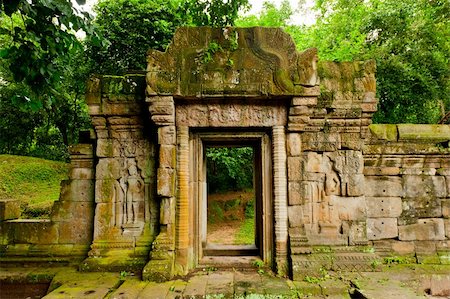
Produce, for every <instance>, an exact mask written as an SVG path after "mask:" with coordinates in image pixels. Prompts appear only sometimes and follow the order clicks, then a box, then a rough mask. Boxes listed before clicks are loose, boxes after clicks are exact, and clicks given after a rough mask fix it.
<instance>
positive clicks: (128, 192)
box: [81, 74, 159, 270]
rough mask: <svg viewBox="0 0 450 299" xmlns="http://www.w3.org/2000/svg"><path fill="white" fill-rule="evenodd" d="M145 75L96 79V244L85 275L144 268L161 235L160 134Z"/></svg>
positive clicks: (90, 99) (92, 94) (92, 92)
mask: <svg viewBox="0 0 450 299" xmlns="http://www.w3.org/2000/svg"><path fill="white" fill-rule="evenodd" d="M144 78H145V76H144V75H139V74H134V75H127V76H123V77H113V76H103V77H101V78H98V77H93V78H91V79H90V80H89V82H88V93H87V95H86V100H87V103H88V105H89V114H90V115H91V118H92V123H93V126H94V131H95V135H96V152H95V157H96V165H95V204H96V205H95V217H94V232H93V242H92V245H91V251H90V252H89V257H88V259H86V260H85V261H84V262H83V264H82V266H81V267H82V269H83V270H116V269H117V270H124V269H125V270H136V269H141V268H142V267H143V266H144V265H145V263H146V261H147V259H148V254H149V252H150V246H151V244H152V241H153V239H154V237H155V234H156V232H157V231H158V230H159V227H158V225H157V224H158V223H159V211H158V209H159V205H158V203H157V202H156V201H155V196H154V195H155V194H154V193H155V164H156V162H155V148H154V140H155V135H154V129H152V128H151V127H150V125H149V124H148V116H147V110H146V109H145V106H144V90H145V85H144V84H145V83H144V80H145V79H144Z"/></svg>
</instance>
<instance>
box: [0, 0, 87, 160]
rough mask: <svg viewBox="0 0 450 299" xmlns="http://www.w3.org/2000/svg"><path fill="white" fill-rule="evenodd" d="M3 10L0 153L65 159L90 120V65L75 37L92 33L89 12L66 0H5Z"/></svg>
mask: <svg viewBox="0 0 450 299" xmlns="http://www.w3.org/2000/svg"><path fill="white" fill-rule="evenodd" d="M1 9H2V12H1V14H0V57H1V58H2V59H1V60H0V78H1V84H0V108H1V114H2V115H1V116H2V120H1V121H0V136H1V137H0V152H2V153H9V154H23V155H34V156H38V157H44V158H50V159H66V158H67V157H68V153H67V146H68V145H69V144H71V143H76V142H77V138H78V132H79V130H81V129H85V128H86V127H88V124H89V122H88V117H87V111H86V109H85V104H84V102H83V95H84V88H85V85H84V83H85V81H86V78H87V74H88V73H87V71H88V69H87V68H86V64H85V63H82V60H83V59H84V49H83V46H82V44H81V42H80V41H79V40H78V39H77V38H76V36H75V30H77V29H85V30H88V32H89V30H90V27H89V26H88V23H87V21H88V20H87V18H86V15H83V14H81V12H77V11H75V10H74V9H73V7H72V4H71V3H70V2H69V1H65V0H59V1H44V0H39V1H21V0H16V1H7V2H5V1H2V2H1ZM79 14H81V16H80V15H79ZM91 36H93V37H94V36H96V35H92V34H91Z"/></svg>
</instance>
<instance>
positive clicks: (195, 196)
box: [0, 27, 450, 281]
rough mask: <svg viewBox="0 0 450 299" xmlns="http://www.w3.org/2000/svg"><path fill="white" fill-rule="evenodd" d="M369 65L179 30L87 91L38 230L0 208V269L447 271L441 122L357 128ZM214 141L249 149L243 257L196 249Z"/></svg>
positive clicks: (445, 135) (372, 94)
mask: <svg viewBox="0 0 450 299" xmlns="http://www.w3.org/2000/svg"><path fill="white" fill-rule="evenodd" d="M211 45H215V47H212V46H211ZM217 45H219V46H220V47H219V48H218V47H217ZM213 48H214V49H219V50H214V51H213V50H211V49H213ZM375 71H376V70H375V63H374V62H373V61H366V62H346V63H335V62H319V61H318V56H317V51H316V50H315V49H309V50H306V51H304V52H297V50H296V48H295V45H294V43H293V41H292V39H291V37H290V36H289V35H287V34H286V33H285V32H283V31H282V30H281V29H276V28H258V27H255V28H227V29H224V30H223V29H212V28H207V27H200V28H180V29H179V30H177V32H176V34H175V37H174V39H173V42H172V44H171V45H170V47H169V48H168V49H167V51H166V52H165V53H161V52H158V51H150V52H149V54H148V68H147V71H146V72H145V73H135V74H130V75H125V76H99V77H93V78H92V79H91V80H90V81H89V90H88V93H87V95H86V99H87V102H88V105H89V113H90V115H91V118H92V124H93V128H94V130H93V132H92V133H91V136H90V138H86V140H85V141H86V142H85V143H83V144H78V145H75V146H73V147H72V148H71V161H72V162H71V165H72V168H71V172H70V179H69V180H68V181H65V182H63V184H62V189H61V196H60V199H59V201H57V202H56V203H55V205H54V207H53V211H52V214H51V218H50V219H49V220H21V219H14V218H18V216H17V215H16V214H15V213H9V212H8V211H9V209H10V208H8V207H9V206H8V205H7V204H6V203H3V204H2V205H1V207H2V208H1V209H0V211H1V215H0V217H1V218H0V220H1V221H2V222H1V249H0V250H1V251H0V254H1V260H2V262H5V263H7V262H15V263H18V262H53V263H57V262H60V263H67V262H70V263H79V265H80V269H81V270H83V271H100V270H114V271H122V270H127V271H130V270H133V271H142V277H143V279H147V280H155V281H162V280H167V279H170V278H171V277H173V276H175V275H186V274H188V273H189V272H190V271H193V270H194V269H196V268H198V267H205V266H211V265H212V266H217V265H222V266H223V265H227V264H229V265H233V266H236V267H239V265H240V264H245V263H250V262H251V260H252V258H258V259H261V260H262V261H263V262H264V263H265V265H267V266H268V267H270V268H272V270H273V271H275V272H277V273H279V274H281V275H286V276H291V277H293V278H294V279H302V278H303V276H304V275H306V274H308V273H314V272H317V271H318V270H319V269H320V268H325V269H333V270H350V271H354V270H356V271H359V270H373V269H374V268H375V267H376V265H377V261H380V259H382V258H383V257H392V256H402V257H404V258H407V259H409V260H410V261H411V262H419V263H438V264H439V263H441V264H449V263H450V248H449V246H450V240H449V239H450V219H449V218H450V151H449V141H450V126H448V125H409V124H392V125H373V124H371V118H372V115H373V113H374V112H376V109H377V99H376V90H375V87H376V86H375V85H376V80H375ZM214 145H242V146H250V147H252V148H253V150H254V151H255V157H256V158H255V162H254V164H255V165H254V169H255V172H256V174H255V194H256V203H255V204H256V210H255V211H256V215H255V219H256V223H257V225H256V230H255V236H256V237H255V248H256V251H255V250H253V251H249V252H246V251H245V250H243V251H242V252H241V256H227V251H226V250H224V249H223V250H221V251H218V252H216V254H214V255H212V256H209V255H208V253H207V252H206V251H205V246H206V245H205V243H206V242H205V227H206V211H205V207H206V201H207V195H206V191H205V190H206V186H207V180H206V175H205V147H207V146H214ZM242 266H245V265H242Z"/></svg>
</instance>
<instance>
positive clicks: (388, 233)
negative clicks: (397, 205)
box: [367, 218, 398, 240]
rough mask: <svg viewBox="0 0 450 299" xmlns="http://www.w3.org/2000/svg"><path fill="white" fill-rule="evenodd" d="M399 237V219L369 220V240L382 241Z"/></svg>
mask: <svg viewBox="0 0 450 299" xmlns="http://www.w3.org/2000/svg"><path fill="white" fill-rule="evenodd" d="M397 236H398V227H397V218H367V239H369V240H381V239H390V238H396V237H397Z"/></svg>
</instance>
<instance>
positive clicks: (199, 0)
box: [184, 0, 249, 28]
mask: <svg viewBox="0 0 450 299" xmlns="http://www.w3.org/2000/svg"><path fill="white" fill-rule="evenodd" d="M248 8H249V4H248V0H227V1H223V0H188V1H185V2H184V9H185V12H186V15H188V16H189V17H190V24H192V25H194V26H212V27H220V28H223V27H227V26H233V25H234V23H235V20H236V19H237V17H238V13H239V11H240V10H245V9H248Z"/></svg>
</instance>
